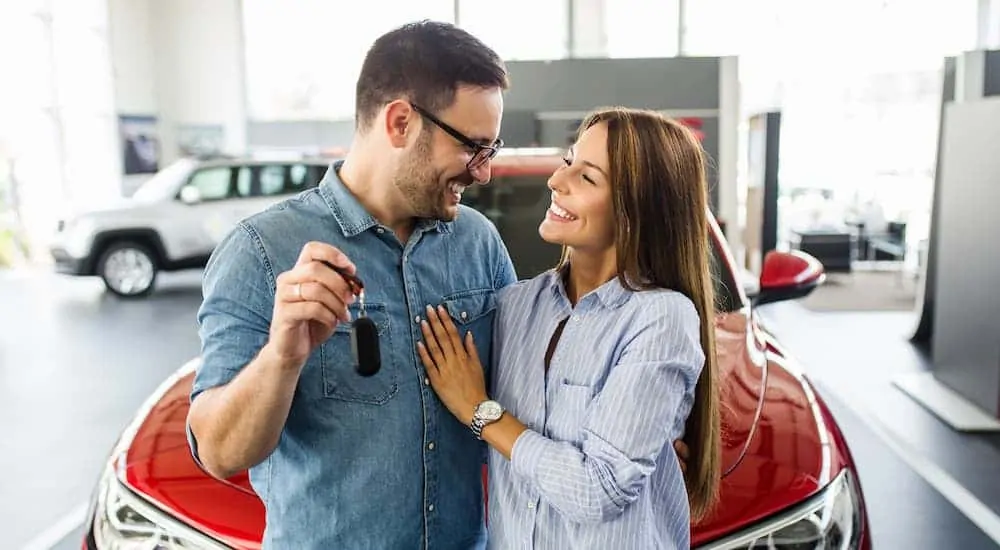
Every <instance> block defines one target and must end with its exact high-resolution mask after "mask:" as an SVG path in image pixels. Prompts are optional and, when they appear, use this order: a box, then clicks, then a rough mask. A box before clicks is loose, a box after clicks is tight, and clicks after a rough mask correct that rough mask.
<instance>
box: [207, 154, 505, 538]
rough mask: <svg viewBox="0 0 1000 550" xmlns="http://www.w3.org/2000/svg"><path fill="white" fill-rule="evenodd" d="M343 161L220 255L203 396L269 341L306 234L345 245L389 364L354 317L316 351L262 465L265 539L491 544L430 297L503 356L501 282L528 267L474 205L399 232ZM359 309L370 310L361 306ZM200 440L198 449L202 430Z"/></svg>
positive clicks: (211, 285)
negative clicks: (360, 338) (365, 202)
mask: <svg viewBox="0 0 1000 550" xmlns="http://www.w3.org/2000/svg"><path fill="white" fill-rule="evenodd" d="M339 167H340V164H339V163H338V164H335V165H334V166H333V167H332V168H331V169H330V170H328V172H327V174H326V176H325V177H324V179H323V181H322V182H321V183H320V184H319V186H318V187H317V188H315V189H312V190H309V191H305V192H303V193H302V194H300V195H298V196H296V197H295V198H292V199H289V200H287V201H284V202H282V203H280V204H278V205H276V206H274V207H271V208H269V209H268V210H266V211H264V212H262V213H259V214H257V215H254V216H252V217H250V218H248V219H246V220H244V221H243V222H241V223H240V224H239V226H238V227H237V228H236V229H235V230H234V231H233V232H232V233H230V234H229V235H228V236H227V237H226V238H225V239H224V241H223V242H222V243H221V244H220V246H219V247H218V248H217V249H216V251H215V252H214V254H213V256H212V258H211V260H210V262H209V265H208V267H207V268H206V271H205V277H204V284H203V286H204V289H203V290H204V302H203V304H202V306H201V308H200V310H199V313H198V321H199V327H200V335H201V339H202V364H201V366H200V367H199V368H198V370H197V374H196V377H195V382H194V387H193V389H192V394H191V396H192V399H194V397H195V396H197V395H198V393H199V392H201V391H203V390H205V389H207V388H211V387H214V386H218V385H220V384H225V383H227V382H229V381H230V380H232V379H233V378H234V377H235V376H236V375H237V374H238V373H239V371H240V369H241V368H243V367H244V366H245V365H246V364H248V363H249V362H250V361H251V360H252V359H253V358H254V357H255V355H256V354H257V353H258V352H259V351H260V349H261V347H262V346H264V344H265V343H266V342H267V339H268V327H269V324H270V321H271V315H272V309H273V307H274V292H275V278H276V277H277V276H278V275H279V274H280V273H282V272H284V271H287V270H289V269H292V267H293V266H294V265H295V262H296V260H297V258H298V255H299V253H300V251H301V249H302V247H303V245H305V244H306V243H307V242H309V241H322V242H326V243H329V244H332V245H334V246H336V247H337V248H339V249H340V250H342V251H343V252H345V253H346V254H347V255H348V256H349V257H350V258H351V260H352V261H353V262H354V263H355V265H356V266H357V269H358V271H357V273H358V276H359V277H361V278H362V280H364V282H365V295H366V309H367V315H368V316H369V317H370V318H371V319H372V320H373V321H374V322H375V324H376V326H377V327H378V334H379V343H380V346H381V350H380V351H381V357H382V367H381V369H380V371H379V372H378V373H377V374H375V375H374V376H371V377H368V378H366V377H362V376H360V375H358V374H357V373H356V372H355V370H354V368H353V360H352V357H353V355H352V351H351V344H350V333H349V326H348V325H346V324H341V325H340V326H338V328H337V330H336V332H335V333H334V334H333V336H331V337H330V338H329V339H328V340H327V341H325V342H323V343H322V344H321V345H320V346H318V347H317V348H316V349H315V350H314V352H313V353H312V355H311V356H310V357H309V359H308V361H307V362H306V364H305V366H304V368H303V370H302V373H301V376H300V378H299V382H298V386H297V388H296V390H295V395H294V397H293V401H292V404H291V410H290V412H289V414H288V420H287V423H286V424H285V427H284V430H283V431H282V433H281V437H280V439H279V442H278V445H277V448H276V449H275V450H274V451H273V452H272V453H271V454H270V456H268V457H267V458H266V459H265V460H264V461H263V462H261V463H260V464H258V465H256V466H254V467H252V468H251V469H250V472H249V474H250V481H251V484H252V485H253V488H254V490H255V491H256V493H257V494H258V495H259V496H260V498H261V499H262V500H263V502H264V504H265V507H266V510H267V526H266V530H265V533H264V540H263V543H264V547H265V548H268V547H274V548H297V549H299V548H301V549H307V548H323V549H328V548H345V549H348V548H392V549H396V548H399V549H409V548H414V549H416V548H429V549H434V550H437V549H444V550H447V549H467V548H477V547H481V546H482V545H483V544H484V543H485V523H484V514H483V508H484V503H483V498H484V497H483V486H482V473H483V464H484V461H485V456H486V451H485V447H484V445H483V443H481V442H480V441H478V440H477V439H476V438H475V437H474V436H473V435H472V432H471V431H470V429H469V428H468V427H467V426H464V425H462V424H461V423H459V422H458V421H457V420H456V419H455V417H454V416H452V414H451V413H449V412H448V410H447V409H446V408H444V406H443V405H442V404H441V402H440V401H439V400H438V398H437V396H436V395H435V393H434V391H433V389H432V388H431V387H430V385H429V382H428V380H427V378H426V376H425V372H424V368H423V365H422V363H421V362H420V358H419V356H418V354H417V349H416V343H417V341H418V340H420V339H421V332H420V320H421V319H422V316H423V315H424V311H425V309H424V308H425V306H426V305H427V304H432V305H437V304H444V305H445V306H446V307H447V308H448V310H449V312H450V314H451V316H452V317H453V318H454V320H455V322H456V324H457V326H458V327H459V329H460V330H461V331H462V334H463V335H464V332H465V331H466V330H471V331H472V332H473V337H474V338H475V341H476V344H477V346H478V350H479V356H480V357H482V358H488V357H490V355H491V353H490V352H491V332H492V324H493V316H494V311H495V309H496V301H495V300H496V298H495V296H496V291H497V290H499V289H501V288H503V287H505V286H507V285H508V284H511V283H513V282H514V281H515V274H514V267H513V265H512V263H511V260H510V257H509V256H508V254H507V251H506V249H505V247H504V245H503V242H502V241H501V239H500V236H499V234H498V233H497V231H496V229H495V228H494V226H493V225H492V224H491V223H490V222H489V221H488V220H487V219H486V218H485V217H484V216H483V215H482V214H480V213H479V212H477V211H475V210H473V209H471V208H468V207H465V206H462V207H460V212H459V216H458V217H457V218H456V219H455V220H454V221H452V222H439V221H436V220H424V221H422V222H420V223H418V224H417V227H416V229H415V230H414V232H413V234H412V236H411V237H410V238H409V241H408V242H406V243H400V242H399V241H398V239H397V238H396V236H395V234H394V233H393V232H392V231H390V230H389V229H388V228H386V227H384V226H382V225H380V224H379V223H378V222H377V221H376V220H375V219H374V218H373V217H372V216H371V215H369V214H368V213H367V212H366V211H365V209H364V208H363V207H362V206H361V204H360V203H359V202H358V201H357V200H356V199H355V198H354V196H353V195H352V194H351V193H350V191H349V190H348V189H347V188H346V187H345V186H344V184H343V183H342V182H341V181H340V179H339V177H338V176H337V172H336V171H337V170H338V169H339ZM350 309H351V315H352V318H356V317H357V316H358V314H359V310H358V304H357V302H355V304H353V305H352V306H351V307H350ZM487 368H488V367H487ZM191 446H192V452H193V453H194V455H195V458H197V443H196V442H195V441H193V438H192V441H191Z"/></svg>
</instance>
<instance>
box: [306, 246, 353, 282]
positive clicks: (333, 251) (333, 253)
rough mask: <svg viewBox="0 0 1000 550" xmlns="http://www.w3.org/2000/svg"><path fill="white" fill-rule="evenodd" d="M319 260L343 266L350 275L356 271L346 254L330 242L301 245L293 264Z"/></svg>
mask: <svg viewBox="0 0 1000 550" xmlns="http://www.w3.org/2000/svg"><path fill="white" fill-rule="evenodd" d="M319 260H323V261H327V262H330V263H331V264H333V265H335V266H337V267H341V268H344V269H346V270H347V272H348V273H350V274H352V275H353V274H354V273H355V272H357V267H356V266H355V265H354V262H352V261H351V259H350V258H348V257H347V254H344V253H343V252H341V251H340V249H339V248H337V247H335V246H333V245H331V244H326V243H321V242H317V241H312V242H308V243H306V245H305V246H303V247H302V252H300V253H299V259H298V261H297V262H296V264H295V265H296V267H298V266H300V265H304V264H307V263H309V262H313V261H319Z"/></svg>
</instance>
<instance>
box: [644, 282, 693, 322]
mask: <svg viewBox="0 0 1000 550" xmlns="http://www.w3.org/2000/svg"><path fill="white" fill-rule="evenodd" d="M632 300H633V302H634V303H633V307H634V308H636V309H637V310H638V311H641V312H644V313H646V314H648V315H650V316H653V317H656V316H659V315H662V314H663V313H665V312H673V313H678V314H681V315H694V316H695V317H697V316H698V310H697V309H696V308H695V306H694V301H692V300H691V298H688V297H687V295H685V294H684V293H682V292H678V291H676V290H671V289H669V288H653V289H649V290H642V291H639V292H635V293H633V294H632Z"/></svg>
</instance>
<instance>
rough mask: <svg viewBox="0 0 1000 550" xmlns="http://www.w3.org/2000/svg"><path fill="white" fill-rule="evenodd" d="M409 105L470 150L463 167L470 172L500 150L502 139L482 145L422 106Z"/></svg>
mask: <svg viewBox="0 0 1000 550" xmlns="http://www.w3.org/2000/svg"><path fill="white" fill-rule="evenodd" d="M410 106H411V107H413V110H414V111H416V112H418V113H420V115H421V116H422V117H424V118H426V119H427V120H429V121H431V122H432V123H433V124H434V125H435V126H437V127H438V128H440V129H442V130H444V132H445V133H446V134H448V135H449V136H451V137H453V138H455V139H456V140H458V142H459V143H461V144H462V145H464V146H466V147H468V148H469V149H470V150H471V151H472V158H471V159H469V162H468V163H467V164H466V165H465V168H466V169H467V170H469V171H470V172H471V171H472V170H475V169H477V168H479V167H481V166H483V165H484V164H486V163H487V162H489V161H490V160H492V159H493V157H495V156H497V153H499V152H500V148H501V147H503V140H502V139H498V140H496V141H494V142H493V144H492V145H483V144H482V143H477V142H476V141H473V140H472V138H470V137H469V136H467V135H465V134H463V133H462V132H459V131H458V130H456V129H455V128H453V127H451V126H450V125H448V124H446V123H444V122H442V121H441V119H439V118H438V117H436V116H434V115H432V114H430V113H429V112H428V111H427V110H426V109H424V108H423V107H420V106H419V105H417V104H415V103H410Z"/></svg>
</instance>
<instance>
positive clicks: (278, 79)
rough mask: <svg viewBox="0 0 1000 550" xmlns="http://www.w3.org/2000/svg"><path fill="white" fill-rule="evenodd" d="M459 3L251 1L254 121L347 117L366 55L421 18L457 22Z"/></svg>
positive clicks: (247, 8) (248, 41) (247, 35)
mask: <svg viewBox="0 0 1000 550" xmlns="http://www.w3.org/2000/svg"><path fill="white" fill-rule="evenodd" d="M453 18H454V4H453V3H452V0H424V1H422V2H410V1H406V0H370V1H367V2H351V3H350V9H349V10H345V9H344V5H343V4H342V3H340V2H330V1H329V0H296V1H295V2H287V1H284V0H244V1H243V29H244V30H243V32H244V41H245V51H246V68H247V107H248V110H249V116H250V118H251V119H253V120H319V119H333V120H337V119H340V120H342V119H348V118H351V117H353V116H354V85H355V81H356V80H357V77H358V73H359V72H360V71H361V64H362V62H363V61H364V55H365V52H366V51H367V50H368V48H369V47H370V46H371V43H372V42H374V41H375V39H376V38H377V37H378V36H379V35H381V34H383V33H385V32H386V31H388V30H390V29H392V28H394V27H397V26H399V25H401V24H403V23H406V22H409V21H413V20H416V19H433V20H439V21H452V19H453Z"/></svg>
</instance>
